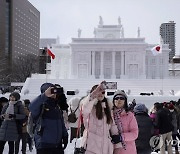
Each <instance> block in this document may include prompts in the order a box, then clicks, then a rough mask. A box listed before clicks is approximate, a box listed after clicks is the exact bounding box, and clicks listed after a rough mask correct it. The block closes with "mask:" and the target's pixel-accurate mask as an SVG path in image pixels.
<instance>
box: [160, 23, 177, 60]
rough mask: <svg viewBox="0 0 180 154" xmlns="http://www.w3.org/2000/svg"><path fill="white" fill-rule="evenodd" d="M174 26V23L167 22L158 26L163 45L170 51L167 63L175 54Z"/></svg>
mask: <svg viewBox="0 0 180 154" xmlns="http://www.w3.org/2000/svg"><path fill="white" fill-rule="evenodd" d="M175 24H176V23H174V21H169V22H168V23H162V24H161V26H160V35H161V37H162V39H163V42H164V43H165V44H169V49H171V51H170V53H169V61H170V62H171V60H172V59H173V57H174V56H175V52H176V32H175V30H176V29H175V28H176V27H175Z"/></svg>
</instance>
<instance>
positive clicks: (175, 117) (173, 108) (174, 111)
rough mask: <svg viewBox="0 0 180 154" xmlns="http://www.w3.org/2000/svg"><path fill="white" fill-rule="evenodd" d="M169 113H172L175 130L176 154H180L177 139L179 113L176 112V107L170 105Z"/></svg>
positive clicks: (173, 132)
mask: <svg viewBox="0 0 180 154" xmlns="http://www.w3.org/2000/svg"><path fill="white" fill-rule="evenodd" d="M168 108H169V111H170V112H171V117H172V125H173V130H172V138H173V143H174V144H173V146H174V147H175V154H179V151H178V141H177V139H176V137H177V133H178V132H177V111H176V110H175V107H174V105H173V104H169V107H168Z"/></svg>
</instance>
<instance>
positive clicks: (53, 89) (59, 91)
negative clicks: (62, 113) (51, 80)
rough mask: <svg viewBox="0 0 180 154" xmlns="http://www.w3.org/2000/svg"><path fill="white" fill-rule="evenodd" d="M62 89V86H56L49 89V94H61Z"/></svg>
mask: <svg viewBox="0 0 180 154" xmlns="http://www.w3.org/2000/svg"><path fill="white" fill-rule="evenodd" d="M63 93H64V90H63V87H58V88H52V89H51V94H63Z"/></svg>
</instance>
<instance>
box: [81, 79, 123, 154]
mask: <svg viewBox="0 0 180 154" xmlns="http://www.w3.org/2000/svg"><path fill="white" fill-rule="evenodd" d="M81 104H82V115H83V121H84V126H85V131H84V133H83V140H84V141H85V143H84V147H85V149H86V154H113V150H114V148H115V147H121V146H122V145H121V144H120V137H119V135H118V130H117V126H116V125H115V123H114V120H113V117H112V114H111V110H110V107H109V102H108V101H107V99H106V98H105V89H104V83H103V82H102V83H101V84H100V85H95V86H93V87H92V89H91V91H90V94H89V95H88V96H87V97H85V98H84V99H83V100H82V101H81ZM110 134H111V135H117V136H118V137H117V138H116V140H114V141H113V143H115V144H116V145H113V143H112V141H111V136H110Z"/></svg>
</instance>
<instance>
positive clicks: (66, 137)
mask: <svg viewBox="0 0 180 154" xmlns="http://www.w3.org/2000/svg"><path fill="white" fill-rule="evenodd" d="M62 143H63V145H64V146H63V149H66V147H67V144H68V136H65V137H64V138H63V142H62Z"/></svg>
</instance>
